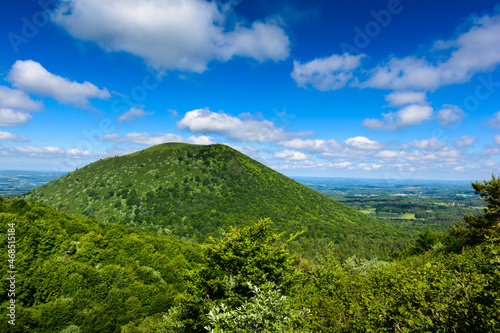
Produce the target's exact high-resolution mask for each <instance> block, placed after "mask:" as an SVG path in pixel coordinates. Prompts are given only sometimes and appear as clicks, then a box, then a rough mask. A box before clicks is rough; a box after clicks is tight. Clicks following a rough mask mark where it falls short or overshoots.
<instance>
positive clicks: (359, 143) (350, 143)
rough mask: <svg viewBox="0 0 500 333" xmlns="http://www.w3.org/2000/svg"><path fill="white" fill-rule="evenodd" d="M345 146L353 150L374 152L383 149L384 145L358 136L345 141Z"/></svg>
mask: <svg viewBox="0 0 500 333" xmlns="http://www.w3.org/2000/svg"><path fill="white" fill-rule="evenodd" d="M344 144H345V145H346V146H347V147H349V148H353V149H363V150H374V149H381V148H383V146H384V145H383V144H382V143H380V142H377V141H373V140H370V139H368V138H366V137H364V136H356V137H354V138H349V139H347V140H345V141H344Z"/></svg>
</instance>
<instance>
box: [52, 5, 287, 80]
mask: <svg viewBox="0 0 500 333" xmlns="http://www.w3.org/2000/svg"><path fill="white" fill-rule="evenodd" d="M230 6H231V5H228V4H226V5H223V6H222V7H221V8H219V7H218V5H217V3H216V2H215V1H205V0H183V1H178V0H150V1H134V0H108V1H100V0H68V1H64V2H61V3H60V5H59V6H58V8H57V9H56V11H55V13H54V14H53V15H52V20H53V21H54V22H55V23H57V24H58V25H60V26H62V27H63V28H64V29H66V30H67V31H68V32H69V33H70V34H71V35H72V36H73V37H75V38H78V39H81V40H85V41H91V42H95V43H97V44H98V45H99V46H101V47H102V48H103V49H104V50H106V51H108V52H112V51H115V52H119V51H124V52H127V53H130V54H133V55H135V56H138V57H141V58H142V59H144V60H145V61H146V63H148V64H149V65H150V66H152V67H155V68H159V69H166V70H173V69H179V70H184V71H193V72H203V71H204V70H206V68H207V64H208V63H209V62H210V61H212V60H219V61H227V60H229V59H231V58H232V57H234V56H241V57H249V58H253V59H256V60H258V61H266V60H273V61H278V60H283V59H286V58H287V57H288V55H289V39H288V36H287V35H286V33H285V31H284V30H283V29H282V28H281V27H280V26H279V24H278V23H277V22H275V21H272V20H269V21H266V22H261V21H255V22H253V23H252V24H251V25H250V26H249V27H247V26H245V25H244V24H243V23H242V22H239V21H236V22H235V24H234V28H233V29H230V30H228V29H225V27H224V25H225V20H226V18H227V14H228V12H230V11H231V7H230ZM233 23H234V22H233Z"/></svg>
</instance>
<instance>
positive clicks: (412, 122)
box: [362, 104, 433, 131]
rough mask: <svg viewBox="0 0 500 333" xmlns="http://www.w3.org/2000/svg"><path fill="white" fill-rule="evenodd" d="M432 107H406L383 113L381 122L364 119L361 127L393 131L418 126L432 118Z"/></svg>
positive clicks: (413, 105)
mask: <svg viewBox="0 0 500 333" xmlns="http://www.w3.org/2000/svg"><path fill="white" fill-rule="evenodd" d="M432 113H433V110H432V107H430V106H427V105H416V104H412V105H408V106H406V107H404V108H402V109H400V110H398V111H396V112H388V113H383V114H382V116H383V117H384V119H383V120H380V119H369V118H368V119H365V120H364V121H363V123H362V125H363V126H365V127H367V128H370V129H374V130H381V129H383V130H388V131H394V130H398V129H403V128H406V127H408V126H417V125H420V124H421V123H422V122H423V121H425V120H429V119H431V117H432Z"/></svg>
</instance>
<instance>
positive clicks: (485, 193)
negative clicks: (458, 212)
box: [451, 174, 500, 245]
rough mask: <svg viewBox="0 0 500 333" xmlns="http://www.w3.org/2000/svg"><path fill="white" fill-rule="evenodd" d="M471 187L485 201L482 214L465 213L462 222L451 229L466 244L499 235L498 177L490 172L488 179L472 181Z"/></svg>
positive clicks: (499, 203) (499, 181)
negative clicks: (489, 178) (482, 181)
mask: <svg viewBox="0 0 500 333" xmlns="http://www.w3.org/2000/svg"><path fill="white" fill-rule="evenodd" d="M472 187H473V188H474V190H475V193H476V194H477V195H479V196H480V197H481V198H483V199H484V200H485V201H486V208H485V209H484V215H481V216H474V215H470V214H466V215H465V216H464V221H463V223H461V225H457V226H455V227H454V228H453V229H452V230H451V234H452V235H453V236H457V237H459V238H462V239H463V240H464V241H465V244H466V245H475V244H479V243H482V242H484V241H485V240H486V238H487V237H489V238H498V237H500V179H499V178H497V177H496V176H495V174H492V175H491V180H490V181H486V180H485V181H484V184H482V183H480V182H473V183H472Z"/></svg>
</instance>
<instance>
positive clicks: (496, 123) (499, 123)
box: [488, 111, 500, 128]
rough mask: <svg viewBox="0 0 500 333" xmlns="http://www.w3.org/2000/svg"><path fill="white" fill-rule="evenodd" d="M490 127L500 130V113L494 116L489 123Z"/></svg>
mask: <svg viewBox="0 0 500 333" xmlns="http://www.w3.org/2000/svg"><path fill="white" fill-rule="evenodd" d="M488 125H490V126H491V127H494V128H500V111H498V112H497V113H495V114H494V115H493V117H492V118H491V119H490V121H489V122H488Z"/></svg>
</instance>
